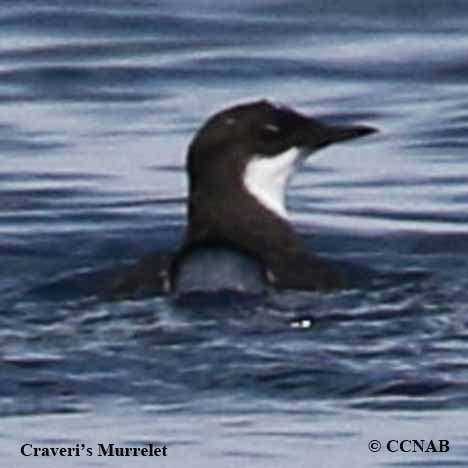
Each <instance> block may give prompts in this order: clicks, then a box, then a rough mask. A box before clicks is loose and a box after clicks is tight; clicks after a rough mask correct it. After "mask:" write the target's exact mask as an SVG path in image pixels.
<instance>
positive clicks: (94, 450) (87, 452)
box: [20, 443, 167, 457]
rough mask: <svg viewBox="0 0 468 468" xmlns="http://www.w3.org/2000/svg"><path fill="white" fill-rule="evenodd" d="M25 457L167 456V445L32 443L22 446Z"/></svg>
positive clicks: (22, 453)
mask: <svg viewBox="0 0 468 468" xmlns="http://www.w3.org/2000/svg"><path fill="white" fill-rule="evenodd" d="M20 451H21V455H23V456H25V457H92V456H97V457H166V456H167V447H166V446H165V445H163V446H158V445H154V444H146V445H144V446H141V447H128V446H121V445H116V444H96V445H95V446H93V447H91V446H88V445H86V444H75V445H74V446H73V447H37V446H35V445H33V444H31V443H25V444H23V445H22V446H21V449H20Z"/></svg>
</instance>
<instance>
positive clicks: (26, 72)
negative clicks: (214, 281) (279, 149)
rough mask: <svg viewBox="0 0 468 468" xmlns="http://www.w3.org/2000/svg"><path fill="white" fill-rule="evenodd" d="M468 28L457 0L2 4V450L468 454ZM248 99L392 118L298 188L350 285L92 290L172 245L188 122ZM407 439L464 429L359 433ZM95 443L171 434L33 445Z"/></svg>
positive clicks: (308, 456) (209, 456) (255, 461)
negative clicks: (188, 297) (179, 295)
mask: <svg viewBox="0 0 468 468" xmlns="http://www.w3.org/2000/svg"><path fill="white" fill-rule="evenodd" d="M467 46H468V3H467V2H465V1H457V0H453V1H451V2H440V1H436V0H413V1H400V0H381V1H378V2H376V1H369V0H364V1H363V0H346V1H344V0H342V1H333V2H326V1H321V0H316V1H311V2H302V1H295V0H292V1H283V0H261V1H257V2H250V1H247V0H237V1H233V0H228V1H225V2H216V1H214V0H202V1H199V2H190V1H187V0H186V1H184V0H179V1H170V2H169V1H164V0H161V1H156V0H140V1H122V0H112V1H102V0H101V1H92V2H91V1H87V0H77V1H73V2H64V1H61V0H52V1H51V0H47V1H45V0H34V1H31V0H28V1H22V0H20V1H18V0H15V1H12V0H6V1H3V2H2V9H1V11H0V168H1V170H0V195H1V203H0V260H1V266H0V312H1V313H0V375H1V385H0V417H1V419H2V424H1V429H0V440H1V444H0V447H1V449H0V450H1V457H2V463H4V464H5V466H32V465H33V464H34V466H60V467H61V466H64V465H65V463H66V464H67V466H75V465H76V466H88V465H89V466H94V465H99V466H112V467H119V466H122V467H124V466H125V467H127V466H133V465H136V466H155V465H159V466H168V467H169V466H171V467H174V466H197V467H198V466H200V467H201V466H203V467H205V466H217V467H231V466H234V465H236V466H237V464H238V463H239V462H241V463H248V464H249V465H250V466H255V467H257V466H258V467H262V466H265V467H266V466H268V467H269V466H272V465H274V466H284V467H286V466H287V467H289V466H291V467H296V466H297V467H305V466H314V467H367V466H411V467H423V466H424V467H429V466H467V465H468V444H467V441H466V420H467V412H466V407H467V405H468V353H467V351H468V316H467V312H468V310H467V304H468V278H467V274H466V272H467V263H468V260H467V255H468V216H467V213H468V171H467V169H468V164H467V160H466V158H467V149H468V132H467V125H468V93H467V80H468V65H467V61H466V50H467ZM259 97H266V98H269V99H273V100H276V101H279V102H283V103H285V104H287V105H289V106H292V107H293V108H297V109H298V110H300V111H302V112H304V113H308V114H311V115H314V116H317V117H321V118H322V119H324V120H327V121H330V122H359V123H362V124H368V125H372V126H375V127H377V128H379V130H380V132H379V133H378V134H376V135H372V136H371V137H369V138H367V139H363V140H360V141H356V142H353V143H347V144H342V145H336V146H334V147H330V148H327V149H326V150H323V151H321V152H320V156H318V155H317V156H314V157H312V158H311V159H310V160H309V161H308V163H307V165H306V166H305V167H303V168H302V170H301V171H300V173H298V174H297V176H296V177H295V178H294V180H293V182H292V186H291V188H290V191H289V200H288V205H289V208H290V211H291V217H292V220H293V222H294V223H295V225H296V226H297V229H298V230H299V231H300V232H301V233H302V234H303V235H304V238H305V240H306V242H307V243H308V244H309V245H310V249H311V251H316V252H318V253H320V254H321V255H323V256H325V257H328V258H330V260H331V261H338V262H340V263H342V264H343V265H345V267H346V269H347V270H348V272H349V276H350V277H351V278H352V279H353V282H352V283H351V286H350V288H348V289H346V290H344V291H340V292H335V293H329V294H322V293H308V292H298V291H284V292H280V293H276V294H272V295H271V296H269V297H267V298H265V299H264V300H261V301H257V302H255V303H248V304H244V303H242V304H241V303H239V304H236V303H235V302H234V303H229V304H215V305H212V306H210V307H207V306H203V305H199V304H198V305H197V304H192V305H180V304H176V303H174V301H172V300H171V299H168V298H162V297H149V298H140V299H131V298H129V299H126V300H112V299H103V298H102V297H98V296H96V294H95V293H93V291H96V289H98V288H99V286H100V285H101V283H102V282H103V281H105V276H106V275H105V274H104V276H103V274H102V272H106V271H108V270H109V269H112V268H114V267H118V266H125V265H127V264H130V263H131V262H133V261H135V260H136V259H138V258H139V257H140V256H141V255H142V254H144V253H145V252H147V251H150V250H160V251H166V250H174V249H175V248H176V247H177V245H178V243H179V242H180V239H181V236H182V233H183V229H184V226H185V202H186V194H187V183H186V178H185V172H184V159H185V151H186V148H187V145H188V143H189V142H190V139H191V136H192V135H193V133H194V132H195V131H196V129H197V128H198V127H199V125H200V124H201V123H202V122H203V121H204V119H205V118H206V117H207V116H208V115H210V114H211V113H212V112H214V111H217V110H220V109H222V108H223V107H225V106H227V105H230V104H232V103H234V102H239V101H246V100H249V99H252V98H259ZM403 438H409V439H418V440H419V439H425V440H431V439H434V440H439V439H447V440H449V441H450V452H448V453H443V454H440V453H409V454H405V453H401V452H400V453H389V452H387V451H386V450H385V449H383V450H382V451H381V452H379V453H371V452H369V450H368V443H369V441H370V440H372V439H378V440H381V441H382V442H383V443H385V441H388V440H391V439H403ZM99 442H102V443H115V444H121V445H125V444H126V445H127V446H140V445H142V444H145V443H148V442H153V443H156V444H166V445H167V447H168V450H169V456H168V457H166V458H165V459H164V458H158V459H157V460H153V459H143V458H138V459H132V460H131V461H129V460H128V459H117V458H113V459H106V458H98V457H92V458H90V459H86V458H79V457H75V458H73V459H67V460H66V461H64V460H63V459H55V458H54V459H52V458H50V459H33V458H25V457H22V456H21V455H20V452H19V449H20V447H21V445H22V444H23V443H31V444H34V445H35V446H65V447H68V446H74V445H75V444H76V443H84V444H86V445H89V446H91V445H93V444H96V443H99ZM189 462H190V463H189ZM41 463H42V464H43V465H41Z"/></svg>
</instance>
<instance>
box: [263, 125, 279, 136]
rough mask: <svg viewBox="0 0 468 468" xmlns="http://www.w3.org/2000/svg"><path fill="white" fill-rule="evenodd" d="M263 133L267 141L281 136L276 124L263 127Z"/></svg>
mask: <svg viewBox="0 0 468 468" xmlns="http://www.w3.org/2000/svg"><path fill="white" fill-rule="evenodd" d="M261 133H262V137H263V138H264V139H266V140H268V139H271V138H276V137H278V135H279V134H280V128H279V127H278V126H277V125H274V124H267V125H264V126H263V127H262V129H261Z"/></svg>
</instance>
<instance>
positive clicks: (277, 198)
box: [244, 147, 310, 219]
mask: <svg viewBox="0 0 468 468" xmlns="http://www.w3.org/2000/svg"><path fill="white" fill-rule="evenodd" d="M308 153H310V151H308V150H306V149H304V148H298V147H293V148H290V149H288V150H287V151H285V152H284V153H281V154H278V155H277V156H272V157H265V156H263V157H261V156H258V157H255V158H253V159H252V160H251V161H250V162H249V163H248V164H247V167H246V168H245V172H244V185H245V187H246V188H247V190H248V191H249V192H250V193H251V194H252V195H253V196H254V197H255V198H256V199H257V200H258V201H259V202H260V203H261V204H262V205H264V206H265V207H266V208H268V209H269V210H270V211H273V212H274V213H275V214H277V215H279V216H281V217H282V218H285V219H287V217H288V212H287V210H286V204H285V201H286V188H287V185H288V181H289V178H290V177H291V175H292V174H293V171H294V167H295V166H296V164H297V163H298V162H300V161H301V159H302V158H303V157H304V156H305V155H307V154H308Z"/></svg>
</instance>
